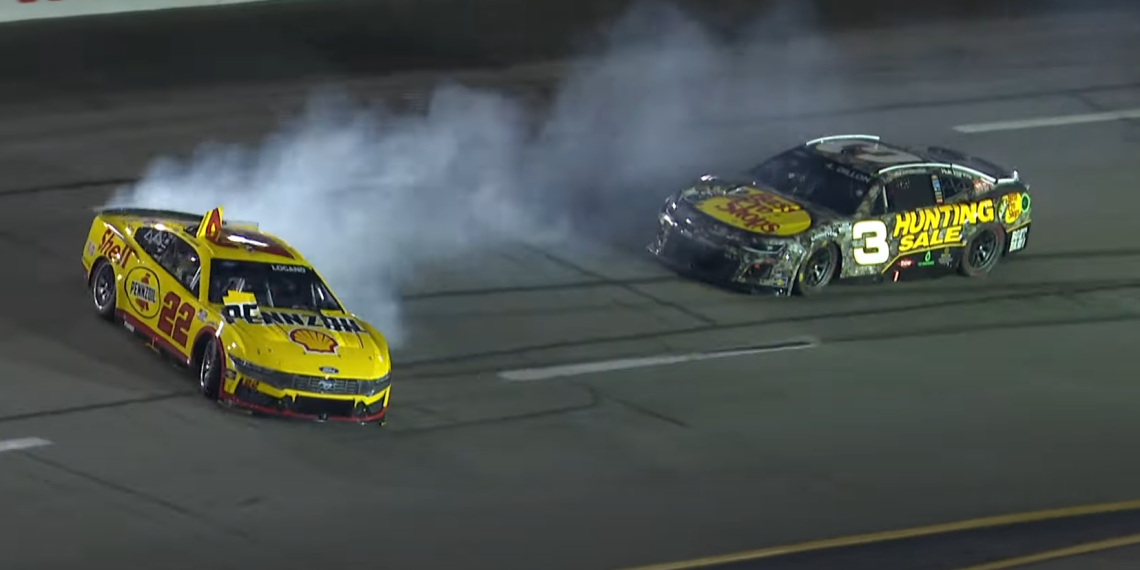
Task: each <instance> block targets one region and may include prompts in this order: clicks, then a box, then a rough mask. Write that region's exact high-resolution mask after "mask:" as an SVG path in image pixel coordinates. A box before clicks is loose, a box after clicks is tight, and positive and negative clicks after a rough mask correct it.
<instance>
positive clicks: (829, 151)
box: [647, 135, 1032, 295]
mask: <svg viewBox="0 0 1140 570" xmlns="http://www.w3.org/2000/svg"><path fill="white" fill-rule="evenodd" d="M1030 204H1031V201H1030V196H1029V186H1028V185H1027V184H1025V183H1023V182H1022V181H1021V179H1020V178H1019V177H1018V174H1017V171H1015V170H1009V169H1006V168H1003V167H1001V166H998V165H995V164H993V163H992V162H989V161H987V160H983V159H980V158H977V157H973V156H969V155H966V154H964V153H961V152H958V151H955V150H951V149H947V148H941V147H915V148H911V147H904V146H899V145H893V144H889V143H887V142H884V141H882V140H880V139H879V137H877V136H873V135H837V136H829V137H823V138H818V139H815V140H811V141H808V142H807V143H804V144H803V145H801V146H797V147H795V148H792V149H789V150H787V151H785V152H783V153H780V154H778V155H776V156H774V157H772V158H770V159H768V160H766V161H764V162H762V163H761V164H759V165H757V166H755V167H754V168H752V169H750V170H748V171H747V172H745V173H744V174H743V175H741V176H739V177H734V178H720V177H717V176H711V175H706V176H703V177H701V179H700V180H699V181H698V182H697V183H696V184H694V185H693V186H691V187H689V188H686V189H684V190H681V191H680V192H677V193H675V194H674V195H672V196H671V197H670V198H669V199H668V200H667V201H666V202H665V205H664V207H663V208H662V209H661V212H660V213H659V214H658V219H659V220H660V224H661V227H660V230H659V232H658V234H657V239H656V240H654V242H653V243H652V244H650V245H649V247H648V248H647V249H648V250H649V252H650V253H652V254H653V255H655V256H656V257H657V258H658V259H660V260H662V261H663V262H665V263H666V264H667V265H669V266H672V267H674V268H675V269H677V270H680V271H682V272H685V273H690V274H693V275H694V276H695V277H699V278H702V279H705V280H711V281H714V282H720V283H722V284H725V285H735V286H740V287H744V288H747V289H750V290H752V291H760V292H769V293H775V294H778V295H789V294H800V295H811V294H815V293H818V292H820V291H821V290H822V289H824V288H825V287H826V286H827V285H828V284H829V283H831V282H832V281H834V280H837V279H863V280H871V281H899V280H907V279H915V278H924V277H932V276H935V275H940V274H945V273H951V272H959V273H962V274H964V275H967V276H980V275H984V274H987V273H989V272H990V271H991V270H992V269H993V268H994V266H995V265H997V263H998V262H999V261H1000V260H1001V258H1002V257H1003V256H1005V255H1008V254H1010V253H1014V252H1018V251H1022V250H1024V249H1025V247H1026V245H1027V243H1028V238H1029V226H1030V216H1031V214H1032V210H1031V206H1030Z"/></svg>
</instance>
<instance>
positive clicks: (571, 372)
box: [499, 339, 819, 382]
mask: <svg viewBox="0 0 1140 570" xmlns="http://www.w3.org/2000/svg"><path fill="white" fill-rule="evenodd" d="M816 346H819V341H817V340H815V339H805V340H790V341H786V342H779V343H773V344H770V345H766V346H756V347H751V348H742V349H736V350H719V351H711V352H691V353H688V354H674V355H661V356H647V357H643V358H623V359H618V360H602V361H598V362H583V363H580V364H564V365H559V366H546V367H541V368H523V369H520V370H506V371H503V372H499V378H502V379H503V380H509V381H512V382H525V381H530V380H550V379H552V378H564V377H566V376H580V375H582V374H597V373H599V372H613V371H615V370H629V369H632V368H648V367H651V366H664V365H667V364H679V363H682V362H695V361H698V360H712V359H716V358H731V357H734V356H751V355H755V354H764V353H766V352H781V351H785V350H803V349H805V348H815V347H816Z"/></svg>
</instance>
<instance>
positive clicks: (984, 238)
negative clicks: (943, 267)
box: [958, 226, 1005, 277]
mask: <svg viewBox="0 0 1140 570" xmlns="http://www.w3.org/2000/svg"><path fill="white" fill-rule="evenodd" d="M1004 251H1005V231H1003V230H1002V229H1001V228H1000V227H998V226H985V227H983V228H981V229H980V230H978V232H977V233H975V234H974V235H973V236H970V240H969V241H967V242H966V247H965V252H963V253H962V260H961V261H960V262H959V264H958V272H959V273H961V274H962V275H965V276H966V277H983V276H985V275H987V274H989V272H990V271H993V268H994V267H996V266H997V264H998V261H1000V260H1001V256H1002V252H1004Z"/></svg>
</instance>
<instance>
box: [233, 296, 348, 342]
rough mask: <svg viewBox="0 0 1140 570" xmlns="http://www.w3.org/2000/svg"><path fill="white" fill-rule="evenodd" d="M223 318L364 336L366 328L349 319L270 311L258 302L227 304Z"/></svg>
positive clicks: (243, 301)
mask: <svg viewBox="0 0 1140 570" xmlns="http://www.w3.org/2000/svg"><path fill="white" fill-rule="evenodd" d="M222 318H223V319H225V320H226V323H228V324H231V325H232V324H234V323H236V322H238V321H242V322H245V323H248V324H251V325H263V326H274V325H281V326H294V327H309V328H315V329H328V330H330V331H333V332H343V333H360V334H364V332H365V331H364V327H362V326H360V323H359V322H358V321H357V320H356V319H352V318H348V317H329V316H325V315H313V314H304V313H291V312H285V311H269V310H265V309H261V308H259V307H258V305H257V303H256V302H250V301H246V300H244V299H243V300H240V301H234V302H227V304H226V305H225V306H224V307H222Z"/></svg>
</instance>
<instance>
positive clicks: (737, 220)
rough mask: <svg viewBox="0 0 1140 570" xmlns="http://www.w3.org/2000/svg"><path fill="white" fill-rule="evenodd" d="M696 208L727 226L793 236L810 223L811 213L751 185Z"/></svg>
mask: <svg viewBox="0 0 1140 570" xmlns="http://www.w3.org/2000/svg"><path fill="white" fill-rule="evenodd" d="M697 209H698V210H700V211H702V212H704V213H706V214H708V215H710V216H712V217H714V218H716V219H717V220H720V221H722V222H724V223H726V224H729V225H731V226H735V227H737V228H740V229H742V230H747V231H750V232H755V233H760V234H771V235H794V234H798V233H800V232H802V231H804V230H806V229H807V228H808V226H810V225H811V216H810V215H809V214H808V213H807V212H806V211H804V209H803V208H801V207H800V205H799V204H796V203H795V202H792V201H790V200H786V199H784V198H782V197H780V196H777V195H776V194H772V193H770V192H763V191H760V190H757V189H755V188H745V189H743V191H742V192H740V193H737V194H733V195H728V196H716V197H713V198H709V199H708V200H704V201H702V202H700V203H699V204H697Z"/></svg>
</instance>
